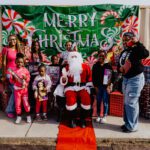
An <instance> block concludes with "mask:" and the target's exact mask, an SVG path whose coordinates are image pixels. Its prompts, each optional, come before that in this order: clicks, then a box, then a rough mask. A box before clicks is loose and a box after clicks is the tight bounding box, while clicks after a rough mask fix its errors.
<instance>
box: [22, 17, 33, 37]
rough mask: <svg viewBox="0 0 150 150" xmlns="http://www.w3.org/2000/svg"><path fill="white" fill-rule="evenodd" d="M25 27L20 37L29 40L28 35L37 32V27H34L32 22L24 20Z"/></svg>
mask: <svg viewBox="0 0 150 150" xmlns="http://www.w3.org/2000/svg"><path fill="white" fill-rule="evenodd" d="M23 23H24V26H23V30H22V31H21V33H20V36H21V37H22V38H25V39H27V38H28V34H29V33H30V32H32V31H34V30H35V27H34V26H33V25H32V23H31V21H29V20H24V22H23Z"/></svg>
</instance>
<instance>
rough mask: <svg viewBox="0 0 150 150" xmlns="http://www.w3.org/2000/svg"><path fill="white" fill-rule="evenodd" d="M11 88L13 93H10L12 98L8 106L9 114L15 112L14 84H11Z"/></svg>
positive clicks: (7, 111)
mask: <svg viewBox="0 0 150 150" xmlns="http://www.w3.org/2000/svg"><path fill="white" fill-rule="evenodd" d="M9 88H10V89H11V92H12V93H11V95H10V98H9V101H8V105H7V107H6V110H5V111H6V113H7V114H9V113H12V114H14V113H15V98H14V87H13V85H12V84H10V85H9Z"/></svg>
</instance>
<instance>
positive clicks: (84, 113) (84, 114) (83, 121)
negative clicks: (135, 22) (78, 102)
mask: <svg viewBox="0 0 150 150" xmlns="http://www.w3.org/2000/svg"><path fill="white" fill-rule="evenodd" d="M88 112H89V110H85V109H83V108H81V116H80V123H81V127H82V128H85V127H86V126H87V124H86V118H87V117H88Z"/></svg>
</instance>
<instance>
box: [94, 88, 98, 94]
mask: <svg viewBox="0 0 150 150" xmlns="http://www.w3.org/2000/svg"><path fill="white" fill-rule="evenodd" d="M95 92H96V95H97V94H98V87H95Z"/></svg>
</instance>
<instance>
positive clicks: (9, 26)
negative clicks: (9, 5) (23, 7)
mask: <svg viewBox="0 0 150 150" xmlns="http://www.w3.org/2000/svg"><path fill="white" fill-rule="evenodd" d="M2 24H3V26H4V27H5V28H6V30H7V31H8V32H9V33H10V32H11V31H12V30H15V32H17V33H19V32H20V31H21V30H22V29H23V19H22V18H21V16H20V14H19V13H17V12H16V11H14V10H12V9H5V11H4V13H3V14H2Z"/></svg>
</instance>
